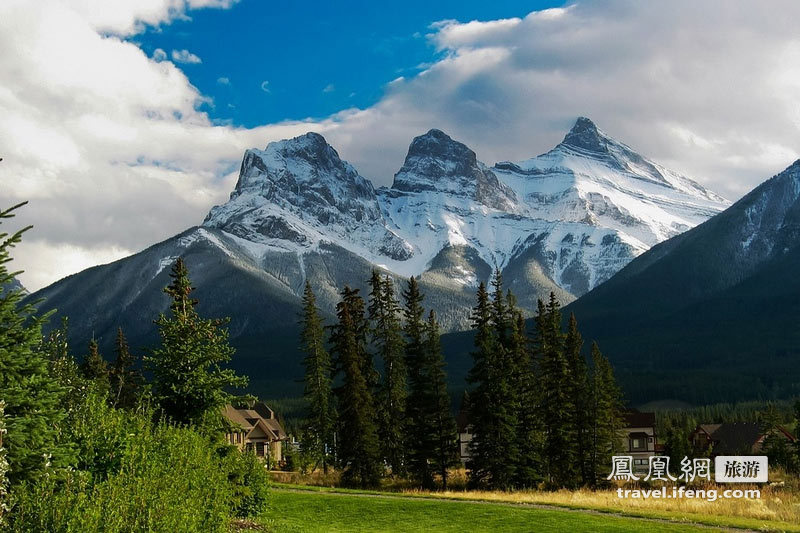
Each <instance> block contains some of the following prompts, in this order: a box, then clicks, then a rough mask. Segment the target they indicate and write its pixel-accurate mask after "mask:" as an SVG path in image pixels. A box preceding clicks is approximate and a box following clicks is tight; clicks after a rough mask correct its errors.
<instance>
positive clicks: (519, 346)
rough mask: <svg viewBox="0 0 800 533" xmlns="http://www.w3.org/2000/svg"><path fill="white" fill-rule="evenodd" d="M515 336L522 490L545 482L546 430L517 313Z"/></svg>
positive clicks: (514, 379) (522, 321) (514, 378)
mask: <svg viewBox="0 0 800 533" xmlns="http://www.w3.org/2000/svg"><path fill="white" fill-rule="evenodd" d="M515 314H516V320H515V321H514V327H513V329H512V333H511V346H512V350H511V351H512V353H513V354H514V369H513V372H512V374H511V376H512V382H511V383H512V388H513V389H514V390H515V391H516V394H517V398H518V406H517V449H518V454H519V459H518V461H517V468H516V472H515V479H514V484H515V485H516V486H518V487H535V486H536V485H538V484H539V482H540V481H541V480H542V457H541V455H542V427H541V420H540V417H539V391H538V388H537V386H536V375H535V373H534V365H533V360H532V357H531V349H530V342H529V339H528V336H527V335H526V326H525V318H524V317H523V315H522V313H521V312H519V311H518V310H517V311H516V313H515Z"/></svg>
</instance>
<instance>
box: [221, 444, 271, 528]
mask: <svg viewBox="0 0 800 533" xmlns="http://www.w3.org/2000/svg"><path fill="white" fill-rule="evenodd" d="M221 451H222V453H223V455H224V458H225V467H226V471H227V472H228V482H229V484H230V487H231V491H232V505H231V507H232V510H233V513H234V514H235V515H236V516H238V517H240V518H247V517H255V516H257V515H258V514H260V513H261V512H262V511H263V510H264V509H265V508H266V505H267V497H268V495H269V473H268V471H267V468H266V465H265V464H264V462H263V461H262V460H261V459H259V458H258V457H257V456H256V454H255V453H253V452H244V453H240V452H239V451H238V450H237V449H236V448H234V447H233V446H227V447H225V448H223V449H221Z"/></svg>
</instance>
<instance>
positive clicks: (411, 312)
mask: <svg viewBox="0 0 800 533" xmlns="http://www.w3.org/2000/svg"><path fill="white" fill-rule="evenodd" d="M423 298H424V296H423V294H422V293H421V292H420V289H419V285H418V284H417V280H416V278H414V277H411V278H410V279H409V280H408V285H407V287H406V290H405V291H403V318H404V324H403V334H404V336H405V360H406V367H407V369H408V390H409V395H408V400H407V402H406V417H407V426H408V428H409V433H408V439H407V441H406V442H407V446H408V452H407V454H406V455H407V460H408V469H409V471H410V473H411V475H412V477H413V478H414V479H415V480H416V481H417V482H418V483H419V484H420V485H422V486H424V487H432V486H433V468H432V467H431V464H430V450H429V449H428V442H427V441H426V438H425V436H424V434H423V433H424V432H423V431H421V430H420V428H422V427H424V426H425V423H426V419H427V414H428V393H429V390H428V382H427V380H426V379H425V375H424V373H423V367H424V365H425V322H424V320H423V316H424V314H425V309H424V308H423V307H422V300H423Z"/></svg>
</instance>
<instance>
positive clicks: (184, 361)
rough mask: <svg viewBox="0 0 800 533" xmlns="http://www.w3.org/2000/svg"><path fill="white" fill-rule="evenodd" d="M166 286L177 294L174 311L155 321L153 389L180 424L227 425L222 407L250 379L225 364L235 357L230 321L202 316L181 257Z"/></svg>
mask: <svg viewBox="0 0 800 533" xmlns="http://www.w3.org/2000/svg"><path fill="white" fill-rule="evenodd" d="M170 277H171V278H172V282H171V283H170V284H169V286H168V287H167V288H166V289H164V292H166V293H167V294H168V295H169V297H170V298H171V299H172V302H171V304H170V313H169V315H168V316H167V315H164V314H162V315H161V316H159V318H158V320H156V322H155V323H156V325H157V326H158V330H159V335H160V337H161V345H160V346H159V347H158V348H156V349H155V350H153V351H152V353H151V354H150V355H149V356H148V357H147V358H146V361H145V362H146V364H147V367H148V369H149V370H151V371H152V373H153V392H154V394H155V398H156V400H157V401H158V404H159V406H160V407H161V409H162V411H163V412H164V414H165V415H166V416H168V417H169V418H170V419H172V420H173V421H175V422H178V423H180V424H194V425H197V426H198V427H200V428H201V429H204V430H206V431H209V432H221V431H222V430H223V429H224V427H225V422H224V420H223V418H222V409H223V407H224V406H225V405H226V404H228V403H230V402H231V401H233V399H234V397H233V396H232V395H231V394H230V393H229V392H228V391H227V389H229V388H233V387H244V386H245V385H247V378H246V377H241V376H237V375H236V374H235V372H234V371H233V370H230V369H223V368H221V367H220V365H222V364H224V363H227V362H229V361H230V360H231V357H232V356H233V353H234V349H233V348H232V347H231V346H230V344H228V330H227V329H226V328H225V325H226V324H227V322H228V320H227V319H225V320H220V319H204V318H201V317H200V316H199V315H198V314H197V311H196V310H195V306H196V305H197V300H195V299H193V298H192V296H191V295H192V291H193V290H194V288H193V287H192V284H191V281H190V280H189V270H188V269H187V268H186V264H185V263H184V261H183V259H182V258H178V260H177V261H176V262H175V264H174V265H173V267H172V271H171V272H170Z"/></svg>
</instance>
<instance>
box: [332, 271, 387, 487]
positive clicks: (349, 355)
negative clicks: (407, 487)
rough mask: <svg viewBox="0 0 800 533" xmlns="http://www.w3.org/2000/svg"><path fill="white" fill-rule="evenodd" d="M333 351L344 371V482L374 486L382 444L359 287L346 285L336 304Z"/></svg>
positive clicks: (341, 437) (339, 391)
mask: <svg viewBox="0 0 800 533" xmlns="http://www.w3.org/2000/svg"><path fill="white" fill-rule="evenodd" d="M336 316H337V318H338V321H337V323H336V324H335V325H334V326H333V327H332V332H331V351H332V354H333V356H334V363H335V368H336V369H337V371H338V372H340V373H341V374H342V384H341V386H339V387H337V389H336V394H337V397H338V405H339V410H338V411H339V419H338V435H339V439H338V443H337V450H338V460H339V464H340V466H341V468H342V469H343V472H342V482H343V483H344V484H345V485H349V486H360V487H362V488H367V487H374V486H376V485H377V484H378V482H379V480H380V476H381V465H380V447H379V444H378V431H377V427H376V423H375V419H376V413H375V400H374V397H373V395H372V390H371V388H370V385H369V382H368V380H367V376H366V375H365V374H366V373H368V372H370V369H371V367H372V362H371V357H370V356H369V353H368V351H367V346H366V336H365V333H364V330H365V326H364V325H363V324H364V322H365V319H364V301H363V300H362V299H361V297H360V296H359V295H358V289H351V288H350V287H347V286H345V288H344V290H343V291H342V301H341V302H339V304H337V306H336Z"/></svg>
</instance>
